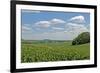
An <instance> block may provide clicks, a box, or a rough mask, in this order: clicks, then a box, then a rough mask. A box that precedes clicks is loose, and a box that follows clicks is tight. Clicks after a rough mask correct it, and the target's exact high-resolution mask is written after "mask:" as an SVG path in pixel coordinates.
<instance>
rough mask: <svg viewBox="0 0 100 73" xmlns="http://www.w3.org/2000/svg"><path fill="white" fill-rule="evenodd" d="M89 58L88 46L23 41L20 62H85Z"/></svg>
mask: <svg viewBox="0 0 100 73" xmlns="http://www.w3.org/2000/svg"><path fill="white" fill-rule="evenodd" d="M89 58H90V44H89V43H87V44H82V45H74V46H73V45H71V41H63V42H40V41H35V42H34V41H31V42H27V41H23V42H22V46H21V62H22V63H27V62H48V61H67V60H68V61H71V60H86V59H89Z"/></svg>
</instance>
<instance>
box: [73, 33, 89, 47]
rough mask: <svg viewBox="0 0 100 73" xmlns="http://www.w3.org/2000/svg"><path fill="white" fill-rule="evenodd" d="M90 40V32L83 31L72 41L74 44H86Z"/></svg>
mask: <svg viewBox="0 0 100 73" xmlns="http://www.w3.org/2000/svg"><path fill="white" fill-rule="evenodd" d="M89 42H90V33H89V32H83V33H81V34H79V35H78V36H77V37H76V38H75V39H73V41H72V45H79V44H85V43H89Z"/></svg>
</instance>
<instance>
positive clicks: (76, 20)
mask: <svg viewBox="0 0 100 73" xmlns="http://www.w3.org/2000/svg"><path fill="white" fill-rule="evenodd" d="M69 21H70V22H73V23H84V22H85V18H84V16H81V15H80V16H74V17H72V18H71V19H70V20H69Z"/></svg>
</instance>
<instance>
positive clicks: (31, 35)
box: [21, 10, 90, 40]
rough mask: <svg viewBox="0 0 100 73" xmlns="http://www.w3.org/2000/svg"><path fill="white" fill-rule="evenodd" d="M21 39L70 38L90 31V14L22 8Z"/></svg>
mask: <svg viewBox="0 0 100 73" xmlns="http://www.w3.org/2000/svg"><path fill="white" fill-rule="evenodd" d="M21 13H22V39H25V40H43V39H51V40H72V39H74V38H75V37H76V36H77V35H78V34H80V33H82V32H90V14H89V13H79V12H50V11H30V10H22V12H21Z"/></svg>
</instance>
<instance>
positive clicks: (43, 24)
mask: <svg viewBox="0 0 100 73" xmlns="http://www.w3.org/2000/svg"><path fill="white" fill-rule="evenodd" d="M50 24H51V23H50V22H49V21H39V22H37V23H35V26H36V27H40V28H48V27H49V26H50Z"/></svg>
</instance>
